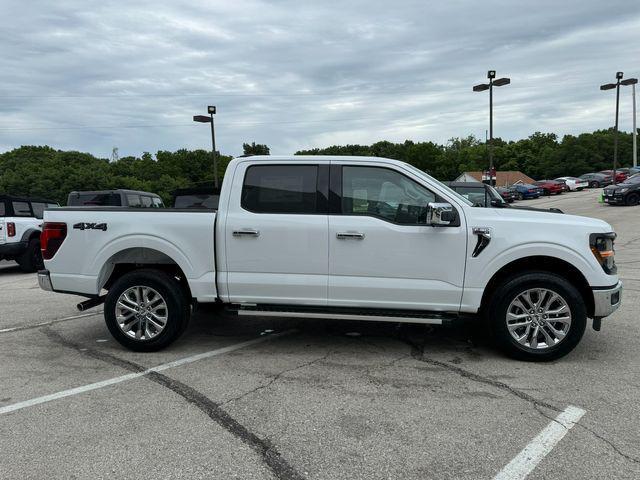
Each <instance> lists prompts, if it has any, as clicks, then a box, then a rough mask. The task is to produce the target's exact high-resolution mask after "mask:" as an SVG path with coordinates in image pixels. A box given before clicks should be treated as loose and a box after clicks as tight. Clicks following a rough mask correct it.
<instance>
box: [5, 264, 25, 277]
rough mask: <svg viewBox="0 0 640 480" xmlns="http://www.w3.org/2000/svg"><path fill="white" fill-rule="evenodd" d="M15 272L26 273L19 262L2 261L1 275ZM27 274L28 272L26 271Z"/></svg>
mask: <svg viewBox="0 0 640 480" xmlns="http://www.w3.org/2000/svg"><path fill="white" fill-rule="evenodd" d="M13 273H24V272H23V271H22V270H21V269H20V265H18V264H17V263H13V262H6V261H0V276H2V275H9V274H13ZM25 275H27V274H26V273H25Z"/></svg>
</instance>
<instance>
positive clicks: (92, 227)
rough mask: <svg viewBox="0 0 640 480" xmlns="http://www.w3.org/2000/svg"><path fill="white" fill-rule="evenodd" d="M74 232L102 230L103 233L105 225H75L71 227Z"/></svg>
mask: <svg viewBox="0 0 640 480" xmlns="http://www.w3.org/2000/svg"><path fill="white" fill-rule="evenodd" d="M73 228H74V229H76V230H102V231H103V232H106V231H107V224H106V223H76V224H75V225H74V226H73Z"/></svg>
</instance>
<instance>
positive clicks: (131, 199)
mask: <svg viewBox="0 0 640 480" xmlns="http://www.w3.org/2000/svg"><path fill="white" fill-rule="evenodd" d="M127 205H128V206H130V207H141V206H142V203H141V202H140V195H132V194H129V195H127Z"/></svg>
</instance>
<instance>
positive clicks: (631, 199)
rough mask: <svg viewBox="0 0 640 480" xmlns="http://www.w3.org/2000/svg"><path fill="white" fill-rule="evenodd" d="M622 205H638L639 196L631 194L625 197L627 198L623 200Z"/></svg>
mask: <svg viewBox="0 0 640 480" xmlns="http://www.w3.org/2000/svg"><path fill="white" fill-rule="evenodd" d="M624 203H625V204H626V205H629V206H634V205H638V203H640V195H638V194H637V193H635V192H633V193H630V194H629V195H627V198H625V199H624Z"/></svg>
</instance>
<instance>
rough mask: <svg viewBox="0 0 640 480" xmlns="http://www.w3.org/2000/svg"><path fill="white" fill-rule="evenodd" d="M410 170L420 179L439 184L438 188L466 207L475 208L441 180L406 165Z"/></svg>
mask: <svg viewBox="0 0 640 480" xmlns="http://www.w3.org/2000/svg"><path fill="white" fill-rule="evenodd" d="M404 165H405V166H406V167H407V168H408V169H409V170H411V171H412V172H413V173H415V174H416V175H418V176H419V177H422V178H426V179H427V180H430V181H432V182H435V183H437V184H438V186H439V187H440V188H442V189H443V190H445V191H446V192H447V194H450V195H451V196H452V197H455V198H456V199H457V200H460V201H461V202H462V203H464V204H465V205H468V206H470V207H473V202H470V201H469V200H468V199H466V198H465V197H463V196H462V195H460V194H459V193H458V192H456V191H455V190H453V189H452V188H451V187H448V186H447V185H445V184H444V183H442V182H441V181H439V180H436V179H435V178H433V177H432V176H431V175H429V174H427V173H425V172H423V171H422V170H420V169H419V168H416V167H414V166H413V165H410V164H408V163H405V164H404Z"/></svg>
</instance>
